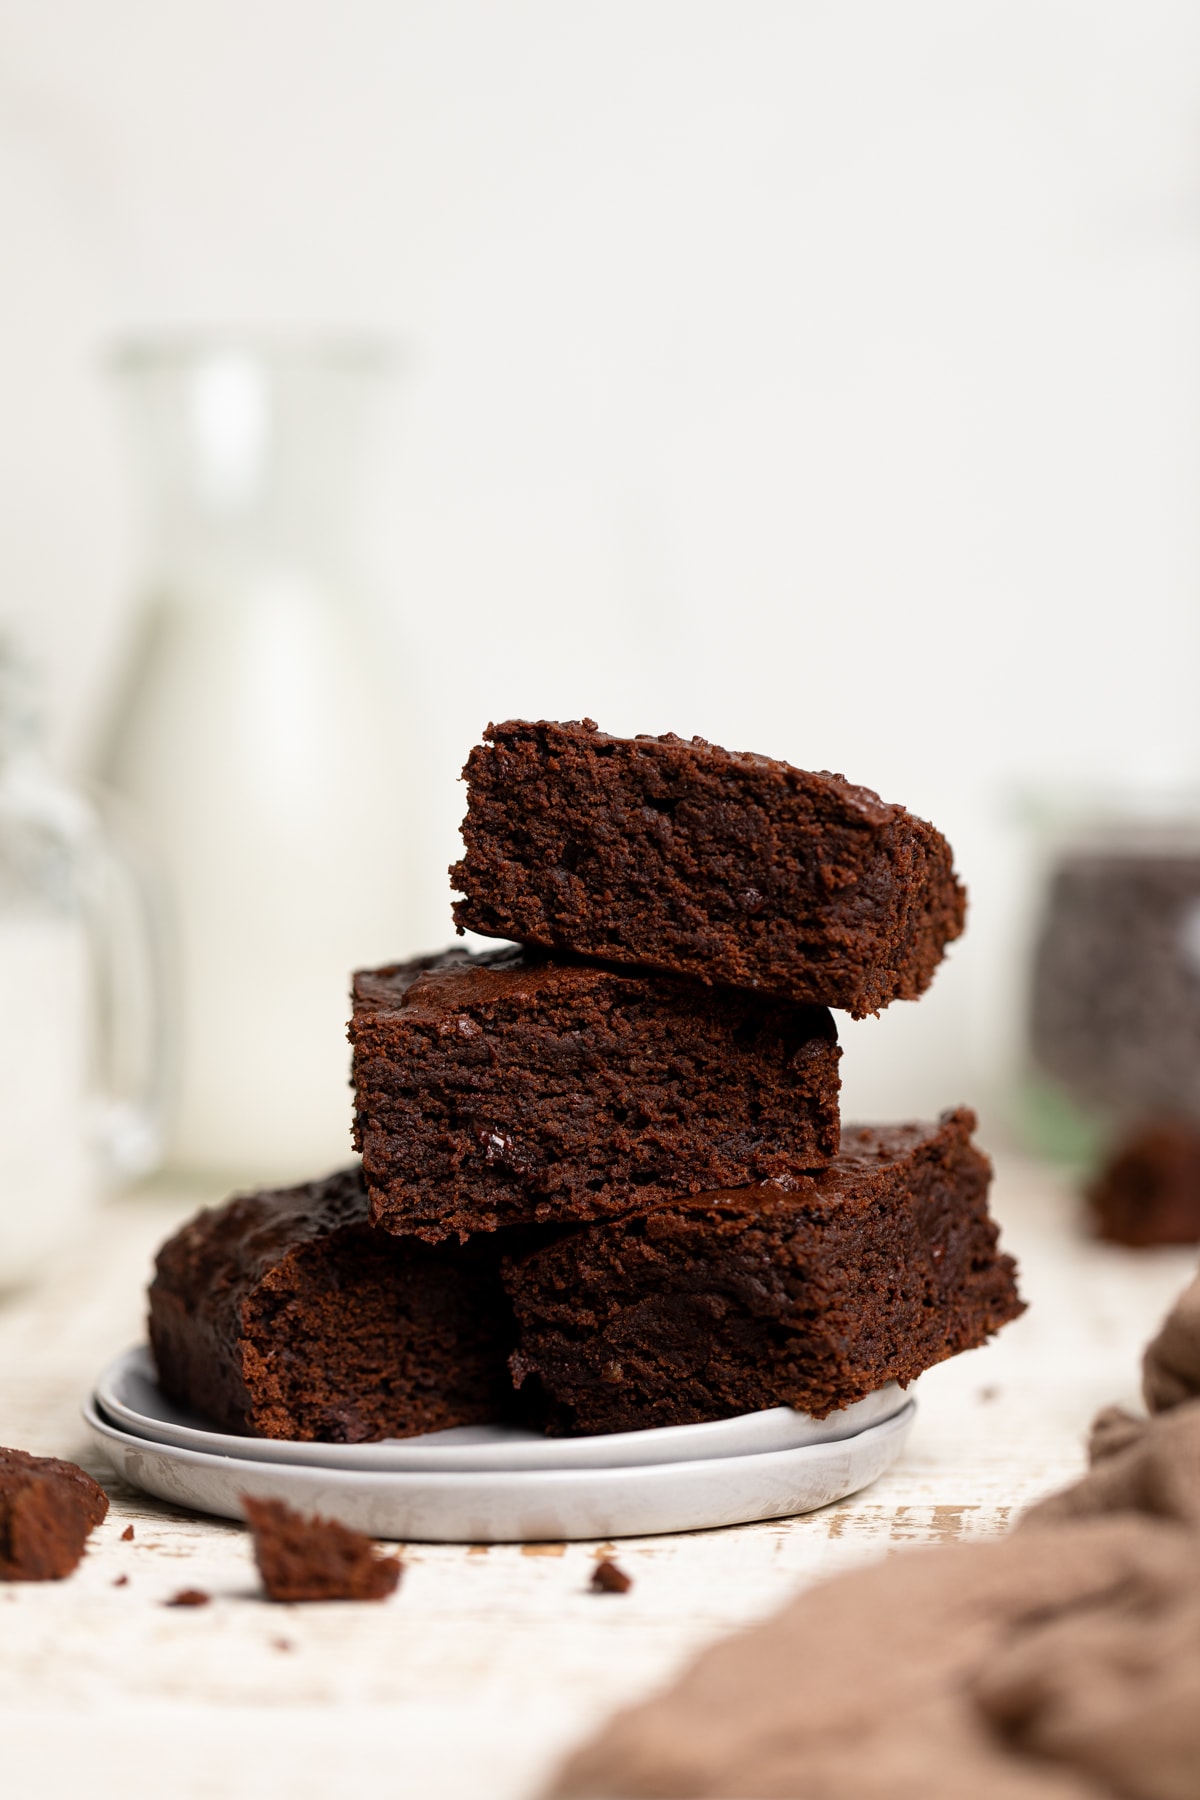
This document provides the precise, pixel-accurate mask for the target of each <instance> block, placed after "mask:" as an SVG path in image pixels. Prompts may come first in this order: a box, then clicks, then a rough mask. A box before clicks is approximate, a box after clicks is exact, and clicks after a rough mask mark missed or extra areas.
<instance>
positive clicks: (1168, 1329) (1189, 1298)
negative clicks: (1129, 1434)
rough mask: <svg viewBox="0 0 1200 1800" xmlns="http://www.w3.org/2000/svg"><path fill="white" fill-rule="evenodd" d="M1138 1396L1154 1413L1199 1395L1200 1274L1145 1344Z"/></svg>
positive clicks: (1185, 1289) (1164, 1410)
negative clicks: (1146, 1345) (1149, 1341)
mask: <svg viewBox="0 0 1200 1800" xmlns="http://www.w3.org/2000/svg"><path fill="white" fill-rule="evenodd" d="M1142 1395H1143V1397H1144V1399H1145V1402H1146V1405H1147V1406H1148V1407H1149V1408H1150V1411H1151V1412H1155V1413H1157V1412H1166V1411H1167V1409H1168V1408H1169V1407H1172V1406H1179V1405H1180V1404H1181V1403H1182V1402H1183V1401H1184V1400H1194V1399H1195V1398H1196V1396H1197V1395H1200V1275H1198V1276H1197V1277H1196V1279H1195V1281H1193V1282H1192V1284H1191V1286H1190V1287H1186V1288H1184V1290H1183V1292H1182V1294H1181V1295H1180V1296H1179V1298H1178V1300H1177V1301H1176V1302H1175V1304H1174V1306H1173V1307H1172V1308H1171V1310H1170V1312H1169V1313H1168V1314H1167V1316H1166V1318H1165V1319H1164V1320H1163V1323H1162V1329H1161V1330H1160V1331H1159V1334H1158V1336H1157V1337H1156V1338H1154V1339H1153V1340H1152V1341H1151V1343H1150V1344H1149V1345H1148V1347H1147V1350H1146V1354H1145V1356H1144V1357H1143V1358H1142Z"/></svg>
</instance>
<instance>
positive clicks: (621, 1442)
mask: <svg viewBox="0 0 1200 1800" xmlns="http://www.w3.org/2000/svg"><path fill="white" fill-rule="evenodd" d="M135 1358H141V1359H143V1360H144V1362H145V1363H147V1364H148V1365H149V1367H148V1368H143V1369H142V1370H141V1371H139V1373H141V1374H142V1375H143V1376H146V1377H148V1378H149V1379H151V1380H154V1381H155V1385H156V1386H157V1380H156V1377H155V1374H154V1369H153V1355H152V1352H151V1350H150V1346H149V1345H148V1344H147V1343H146V1342H145V1341H144V1340H143V1341H142V1342H141V1343H138V1344H132V1345H129V1346H128V1347H127V1348H126V1349H125V1350H122V1351H120V1352H118V1353H117V1354H116V1355H115V1356H113V1357H112V1358H110V1360H109V1361H108V1362H107V1363H106V1364H105V1366H104V1368H103V1369H102V1370H101V1372H100V1375H99V1376H98V1378H97V1380H96V1383H95V1386H94V1387H93V1388H92V1389H91V1391H90V1393H89V1395H88V1399H89V1400H90V1401H92V1402H94V1403H95V1406H96V1408H97V1411H98V1412H99V1414H100V1416H101V1417H102V1418H103V1419H104V1420H105V1421H106V1422H107V1423H110V1424H112V1425H113V1427H114V1428H115V1429H116V1430H118V1431H121V1432H124V1433H126V1434H128V1435H129V1436H130V1437H131V1438H134V1439H137V1440H138V1441H140V1442H142V1443H147V1444H154V1445H158V1446H159V1447H161V1448H169V1449H176V1450H186V1451H191V1452H192V1453H194V1454H196V1455H201V1456H214V1457H220V1458H222V1459H223V1460H226V1461H240V1462H247V1463H251V1464H258V1465H260V1466H262V1467H271V1468H278V1467H291V1468H313V1469H320V1470H323V1471H325V1472H327V1473H331V1474H332V1473H335V1472H341V1473H348V1474H355V1475H360V1474H362V1475H365V1474H381V1475H383V1474H402V1473H413V1474H418V1473H419V1474H429V1475H432V1474H434V1473H439V1472H440V1473H445V1474H468V1473H479V1474H484V1473H488V1474H493V1473H494V1474H501V1473H505V1472H512V1473H522V1474H532V1473H535V1472H545V1471H548V1470H550V1469H553V1468H559V1469H563V1470H568V1471H571V1472H582V1471H587V1470H593V1471H594V1470H598V1469H602V1468H648V1467H653V1466H657V1465H658V1464H660V1463H661V1464H668V1463H669V1464H672V1465H674V1464H679V1463H683V1462H689V1463H692V1462H709V1461H711V1462H716V1461H727V1460H729V1458H731V1457H739V1456H748V1455H756V1456H767V1455H774V1454H784V1453H787V1452H790V1451H792V1450H800V1449H815V1448H818V1447H820V1446H821V1445H823V1444H834V1443H842V1442H845V1441H846V1440H847V1439H849V1438H856V1437H859V1436H861V1435H862V1433H863V1432H864V1431H869V1430H872V1429H874V1427H875V1426H876V1425H880V1424H884V1423H886V1422H887V1420H888V1419H891V1418H895V1417H897V1416H898V1415H899V1414H900V1413H901V1412H903V1411H904V1408H905V1406H906V1405H907V1404H908V1402H909V1401H910V1400H911V1399H912V1397H913V1389H914V1388H915V1386H916V1382H915V1381H913V1382H910V1383H909V1384H908V1387H907V1388H904V1387H901V1386H900V1385H899V1383H897V1382H886V1383H884V1385H883V1386H882V1387H880V1388H876V1389H874V1390H872V1393H871V1394H869V1395H864V1396H863V1397H862V1399H861V1400H858V1401H852V1402H851V1403H850V1406H849V1407H846V1408H842V1409H840V1410H841V1411H842V1412H849V1411H851V1410H852V1409H853V1408H854V1407H857V1406H861V1405H863V1404H864V1403H865V1401H867V1400H872V1399H877V1398H879V1397H881V1396H883V1395H885V1394H890V1395H891V1397H892V1398H891V1400H890V1401H889V1404H888V1409H887V1411H885V1412H884V1413H883V1414H882V1415H881V1416H880V1417H877V1418H873V1419H871V1420H870V1421H869V1422H868V1423H867V1424H858V1423H855V1422H853V1421H849V1422H847V1423H845V1426H844V1428H843V1429H836V1428H835V1429H832V1430H830V1431H829V1432H828V1434H827V1435H825V1434H823V1435H821V1436H819V1437H817V1438H814V1439H813V1440H812V1441H811V1442H808V1443H798V1444H782V1445H771V1446H769V1447H764V1448H762V1449H758V1448H755V1447H747V1448H739V1449H731V1450H722V1449H720V1447H719V1442H720V1438H721V1437H723V1436H728V1435H729V1434H730V1428H731V1427H736V1426H744V1425H745V1422H746V1421H748V1420H766V1419H768V1418H774V1419H776V1420H778V1421H779V1422H780V1424H782V1423H783V1421H784V1420H785V1419H786V1418H787V1417H788V1416H789V1415H792V1416H797V1417H799V1418H800V1419H803V1420H804V1421H806V1422H807V1423H808V1424H811V1425H816V1426H818V1427H819V1426H822V1425H824V1424H826V1423H827V1422H828V1420H814V1419H812V1417H811V1415H810V1414H807V1413H799V1412H798V1409H793V1408H791V1407H785V1406H778V1407H764V1408H761V1409H759V1410H757V1411H754V1412H747V1413H736V1414H733V1415H731V1416H730V1417H729V1418H725V1419H705V1420H695V1421H692V1422H690V1423H688V1424H686V1425H658V1426H646V1427H643V1428H641V1429H639V1430H635V1431H623V1432H598V1433H592V1434H589V1435H586V1436H580V1437H574V1438H545V1437H541V1436H539V1435H537V1434H534V1433H530V1434H529V1435H528V1436H522V1437H519V1438H516V1439H514V1441H513V1442H512V1443H511V1444H507V1445H506V1444H504V1443H503V1441H499V1442H494V1443H492V1444H481V1445H467V1444H455V1445H446V1444H443V1445H442V1446H441V1447H440V1448H439V1446H438V1444H437V1441H436V1440H437V1438H438V1436H439V1435H440V1434H438V1433H426V1434H424V1435H423V1436H422V1437H420V1438H411V1439H408V1438H395V1439H387V1440H378V1441H377V1442H372V1443H369V1444H358V1445H349V1444H325V1443H319V1442H314V1441H311V1440H308V1439H290V1438H256V1437H250V1436H245V1437H242V1436H241V1435H239V1434H238V1433H236V1432H226V1431H221V1430H219V1429H217V1428H216V1427H214V1428H213V1429H212V1430H211V1432H210V1431H206V1430H203V1429H202V1428H200V1427H197V1426H192V1425H180V1426H171V1425H166V1426H165V1428H164V1424H163V1422H162V1421H160V1420H156V1419H154V1418H153V1416H152V1415H148V1414H145V1413H142V1412H140V1411H139V1410H138V1409H137V1408H135V1407H132V1406H129V1405H128V1404H127V1403H126V1402H125V1401H123V1400H121V1399H120V1398H119V1397H117V1398H116V1403H115V1405H114V1404H113V1403H112V1402H111V1401H110V1400H109V1398H107V1397H106V1390H107V1392H108V1394H111V1393H112V1390H113V1387H114V1378H115V1376H117V1375H118V1374H119V1373H120V1372H123V1371H124V1369H125V1368H127V1367H128V1365H129V1364H130V1363H131V1361H132V1360H133V1359H135ZM164 1398H165V1396H164ZM837 1416H838V1415H837V1413H834V1414H830V1415H828V1419H829V1420H833V1419H836V1418H837ZM143 1427H145V1429H143ZM156 1427H157V1429H155V1428H156ZM164 1429H165V1430H166V1431H167V1432H169V1433H170V1434H171V1435H163V1432H164ZM684 1434H687V1435H686V1436H685V1435H684ZM706 1437H712V1438H716V1439H717V1440H718V1441H717V1443H715V1444H713V1445H711V1447H710V1445H709V1444H707V1443H706V1442H705V1438H706ZM652 1439H653V1440H654V1441H653V1442H652V1441H651V1440H652ZM196 1440H199V1441H196ZM385 1444H386V1447H387V1450H388V1452H389V1453H390V1454H392V1455H395V1456H397V1459H398V1460H397V1465H396V1466H394V1467H392V1468H388V1467H387V1466H386V1465H385V1466H383V1467H373V1466H372V1465H371V1463H369V1462H355V1463H342V1462H338V1461H330V1460H329V1459H328V1458H329V1453H330V1452H331V1451H332V1452H338V1451H351V1452H355V1453H358V1454H361V1453H363V1452H366V1453H368V1455H369V1453H370V1452H371V1451H372V1450H381V1449H383V1448H384V1445H385ZM418 1444H421V1445H423V1446H424V1447H423V1448H421V1449H417V1445H418ZM573 1445H574V1446H582V1445H588V1446H592V1445H595V1446H603V1447H604V1448H605V1449H606V1450H608V1451H610V1452H611V1454H610V1455H609V1456H608V1457H606V1458H605V1459H604V1460H599V1461H595V1462H593V1461H590V1460H589V1459H588V1457H587V1455H586V1453H585V1454H584V1455H582V1456H572V1454H571V1451H570V1447H571V1446H573ZM635 1445H636V1446H637V1447H638V1448H639V1450H640V1454H638V1455H636V1456H627V1457H623V1456H622V1454H621V1453H622V1450H627V1451H628V1450H632V1449H633V1447H634V1446H635ZM243 1446H254V1448H253V1449H248V1448H247V1449H244V1450H243ZM543 1447H545V1448H543ZM669 1447H670V1448H673V1452H674V1453H673V1454H671V1453H668V1454H655V1453H654V1452H656V1451H659V1450H660V1449H662V1450H668V1448H669ZM526 1448H528V1449H530V1450H537V1451H538V1452H539V1455H538V1456H537V1458H536V1459H534V1458H531V1459H530V1460H529V1461H528V1462H525V1461H524V1460H523V1459H522V1456H521V1451H522V1450H525V1449H526ZM239 1451H241V1452H242V1454H240V1455H239ZM473 1451H474V1452H486V1453H487V1454H486V1455H485V1456H484V1459H483V1461H482V1462H476V1463H473V1462H472V1460H471V1453H472V1452H473ZM296 1452H298V1453H299V1454H295V1453H296ZM406 1452H407V1453H408V1454H407V1455H406V1454H405V1453H406ZM514 1452H515V1453H516V1455H515V1460H514V1461H513V1462H512V1463H510V1464H507V1465H506V1464H505V1463H504V1462H503V1461H502V1460H501V1459H502V1458H504V1457H506V1456H510V1455H512V1453H514ZM680 1452H683V1453H682V1454H681V1453H680ZM456 1453H457V1454H456ZM448 1455H449V1457H450V1459H451V1460H450V1465H449V1466H447V1464H446V1461H445V1459H446V1458H447V1456H448ZM560 1455H562V1456H565V1460H562V1461H558V1460H555V1459H556V1458H557V1457H558V1456H560ZM426 1457H428V1458H429V1459H430V1466H429V1467H427V1468H419V1467H417V1466H416V1459H417V1458H420V1460H421V1462H422V1463H423V1462H424V1460H425V1458H426ZM410 1458H411V1459H412V1460H411V1461H410ZM435 1458H436V1459H437V1461H438V1463H440V1464H441V1468H440V1469H438V1468H435V1467H434V1466H433V1461H434V1459H435Z"/></svg>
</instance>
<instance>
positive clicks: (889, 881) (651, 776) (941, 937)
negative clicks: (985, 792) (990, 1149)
mask: <svg viewBox="0 0 1200 1800" xmlns="http://www.w3.org/2000/svg"><path fill="white" fill-rule="evenodd" d="M484 738H485V741H484V742H483V743H482V744H479V745H477V747H476V748H475V749H474V750H472V752H471V755H470V757H469V759H468V761H467V766H466V769H465V770H464V774H465V776H466V779H467V782H468V794H467V816H466V819H465V821H464V823H463V828H462V832H463V839H464V842H465V844H466V855H465V856H464V858H463V860H462V861H461V862H460V863H458V864H456V866H455V867H454V868H453V869H452V870H451V880H452V882H453V884H454V886H455V887H456V888H458V889H459V891H460V892H461V893H462V895H463V898H462V899H461V900H459V901H458V902H457V903H456V905H455V908H454V916H455V920H456V921H457V924H458V926H459V929H460V930H462V929H464V928H468V927H469V928H470V929H471V930H472V931H479V932H483V933H484V934H485V936H488V937H503V938H515V939H516V940H517V941H518V942H521V943H526V944H537V945H541V946H542V947H543V948H546V949H551V950H566V951H571V952H573V953H575V954H577V955H581V956H592V957H600V958H603V959H605V960H607V961H609V962H614V963H622V964H637V965H640V966H642V967H644V968H651V969H662V970H668V971H672V972H674V973H676V974H682V975H690V976H693V977H695V978H697V979H699V980H701V981H708V982H720V983H725V984H728V985H730V986H733V987H741V988H757V989H760V990H761V991H763V992H764V993H773V994H781V995H784V996H786V997H787V998H789V999H791V1000H798V1001H809V1002H817V1003H818V1004H820V1005H823V1006H837V1007H843V1008H845V1010H846V1011H847V1012H850V1013H853V1015H854V1016H855V1018H861V1017H862V1016H863V1015H864V1014H866V1013H870V1012H875V1011H877V1010H878V1009H879V1008H880V1007H881V1006H886V1005H887V1004H888V1002H889V1001H891V1000H915V999H916V997H917V996H918V995H919V994H921V993H922V992H923V991H924V990H925V988H927V987H928V985H929V982H930V980H931V979H932V977H933V972H934V970H935V969H936V968H937V965H938V963H939V962H940V961H941V958H942V953H943V951H944V950H945V947H946V945H947V944H948V943H949V942H950V940H951V939H952V938H956V937H958V936H959V934H960V933H961V931H962V928H963V919H964V912H965V907H966V896H965V893H964V890H963V889H962V887H961V886H960V885H959V883H958V881H957V880H956V879H955V875H954V869H953V863H952V857H951V851H950V846H949V845H948V844H947V843H946V840H945V839H944V838H943V837H942V836H941V835H940V833H939V832H937V831H935V830H934V829H933V827H932V825H927V824H926V823H925V822H924V820H922V819H916V818H913V816H912V815H911V814H910V813H907V812H906V811H905V810H904V808H903V807H902V806H891V805H888V804H886V803H885V802H884V801H882V800H880V798H879V796H878V795H877V794H874V793H872V792H871V790H870V789H869V788H862V787H853V786H851V784H850V783H849V782H847V781H846V780H845V779H844V777H842V776H841V775H830V774H828V773H824V772H822V773H819V774H806V773H805V772H804V771H802V770H800V769H793V768H792V767H791V766H790V764H788V763H784V762H773V761H772V760H770V758H768V757H765V756H754V755H751V754H749V753H738V752H731V751H728V750H722V749H720V748H719V747H718V746H717V745H715V744H708V743H706V742H705V741H704V739H703V738H692V739H691V741H690V742H689V741H687V740H685V739H683V738H678V737H675V736H673V735H668V736H666V737H657V738H656V737H637V738H619V737H609V736H608V735H607V734H606V733H604V732H602V731H598V730H597V728H596V726H595V725H594V724H593V723H592V721H591V720H590V719H584V720H583V721H582V723H571V724H556V723H554V722H551V721H547V720H542V721H540V722H538V723H531V722H529V721H526V720H520V719H518V720H510V721H509V722H508V723H507V724H505V725H489V726H488V729H487V731H486V732H485V734H484Z"/></svg>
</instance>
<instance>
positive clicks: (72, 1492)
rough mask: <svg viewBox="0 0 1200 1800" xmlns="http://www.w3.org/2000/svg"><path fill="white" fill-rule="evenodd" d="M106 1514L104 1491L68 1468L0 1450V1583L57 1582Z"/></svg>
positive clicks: (54, 1459) (70, 1465) (52, 1459)
mask: <svg viewBox="0 0 1200 1800" xmlns="http://www.w3.org/2000/svg"><path fill="white" fill-rule="evenodd" d="M107 1512H108V1495H107V1494H106V1493H105V1492H104V1489H103V1488H102V1487H101V1486H100V1484H99V1482H96V1481H93V1480H92V1478H91V1476H90V1475H87V1474H85V1473H84V1471H83V1470H82V1469H80V1468H77V1467H76V1465H75V1464H74V1463H70V1462H60V1461H59V1459H58V1458H57V1457H55V1456H31V1455H30V1454H29V1452H28V1451H26V1450H4V1449H0V1581H60V1580H61V1579H62V1577H63V1576H64V1575H69V1574H70V1573H71V1571H72V1569H74V1568H75V1566H76V1564H77V1563H78V1562H79V1559H80V1557H81V1556H82V1555H83V1549H84V1545H85V1544H86V1543H87V1540H88V1534H89V1533H90V1532H91V1531H93V1530H94V1528H95V1527H96V1526H97V1525H99V1524H101V1523H102V1522H103V1520H104V1518H105V1516H106V1514H107Z"/></svg>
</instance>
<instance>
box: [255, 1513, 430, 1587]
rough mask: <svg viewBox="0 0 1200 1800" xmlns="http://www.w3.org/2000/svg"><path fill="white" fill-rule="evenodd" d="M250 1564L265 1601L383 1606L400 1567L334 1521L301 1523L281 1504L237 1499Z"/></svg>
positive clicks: (317, 1518) (300, 1515) (301, 1517)
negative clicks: (249, 1542) (250, 1542)
mask: <svg viewBox="0 0 1200 1800" xmlns="http://www.w3.org/2000/svg"><path fill="white" fill-rule="evenodd" d="M242 1509H243V1511H244V1512H245V1514H246V1522H247V1524H248V1525H249V1526H250V1529H251V1531H252V1532H253V1534H254V1560H255V1561H256V1562H257V1564H258V1572H259V1574H260V1575H261V1576H262V1582H263V1587H264V1588H265V1589H266V1591H267V1598H268V1599H269V1600H385V1599H386V1598H387V1596H388V1595H389V1594H391V1593H394V1592H395V1589H396V1584H397V1583H398V1582H399V1580H400V1576H401V1573H402V1570H403V1564H402V1563H401V1562H400V1560H399V1559H398V1558H397V1557H395V1556H381V1555H380V1554H379V1552H378V1550H377V1549H376V1546H375V1544H374V1543H373V1542H372V1540H371V1539H370V1538H369V1537H364V1536H363V1534H362V1532H361V1531H351V1530H350V1528H349V1527H348V1526H346V1525H339V1523H338V1521H337V1520H336V1519H323V1518H321V1517H320V1515H319V1514H315V1515H313V1516H312V1517H306V1515H305V1514H303V1513H298V1512H294V1511H293V1510H292V1508H291V1507H290V1506H285V1505H284V1503H283V1501H282V1500H254V1499H251V1497H250V1495H249V1494H243V1495H242Z"/></svg>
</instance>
